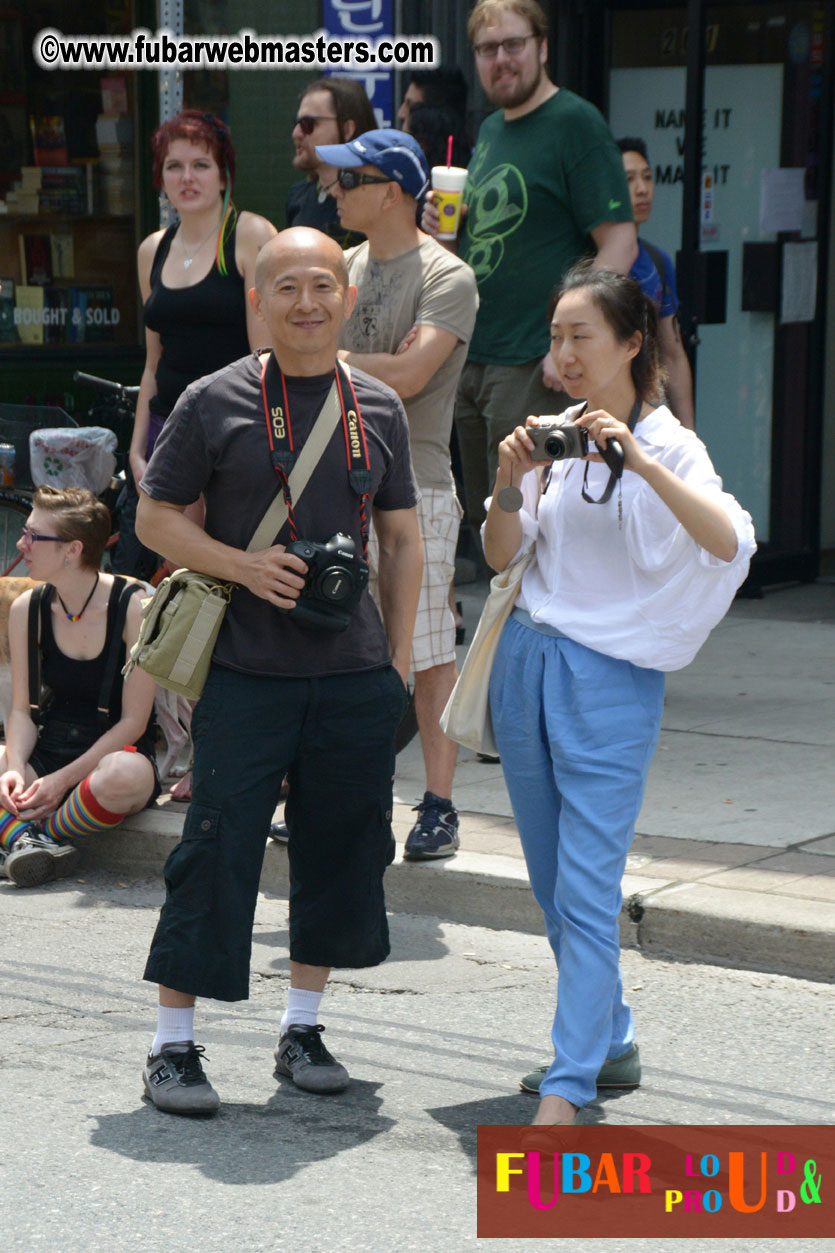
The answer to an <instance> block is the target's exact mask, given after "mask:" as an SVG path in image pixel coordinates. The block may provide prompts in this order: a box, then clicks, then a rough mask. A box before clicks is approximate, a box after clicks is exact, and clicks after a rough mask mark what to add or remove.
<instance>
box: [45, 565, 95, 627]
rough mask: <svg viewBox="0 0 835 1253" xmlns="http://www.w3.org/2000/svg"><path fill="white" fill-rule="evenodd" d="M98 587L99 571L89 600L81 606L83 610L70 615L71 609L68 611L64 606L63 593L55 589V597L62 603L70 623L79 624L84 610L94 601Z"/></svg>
mask: <svg viewBox="0 0 835 1253" xmlns="http://www.w3.org/2000/svg"><path fill="white" fill-rule="evenodd" d="M98 585H99V572H98V570H97V571H96V581H95V583H94V584H93V586H92V588H91V589H90V595H89V596H88V597H87V599H86V600H85V602H84V604H83V605H82V606H81V608H80V609H79V611H78V613H70V611H69V609H68V608H67V606H66V605H65V604H64V598H63V596H62V595H61V593H60V592H59V591H58V588H57V587H56V589H55V595H56V596H57V597H58V600H59V601H60V603H61V608H62V609H63V611H64V613H65V614H66V615H67V619H68V621H70V622H78V620H79V618H80V617H81V616H82V614H83V613H84V610H85V609H86V608H87V606H88V605H89V603H90V601H91V600H92V599H93V593H94V592H95V590H96V588H97V587H98Z"/></svg>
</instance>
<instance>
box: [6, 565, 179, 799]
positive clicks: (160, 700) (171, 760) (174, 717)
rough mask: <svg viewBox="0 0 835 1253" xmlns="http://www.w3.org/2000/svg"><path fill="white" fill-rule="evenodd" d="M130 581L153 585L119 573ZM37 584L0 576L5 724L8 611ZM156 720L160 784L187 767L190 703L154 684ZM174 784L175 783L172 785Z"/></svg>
mask: <svg viewBox="0 0 835 1253" xmlns="http://www.w3.org/2000/svg"><path fill="white" fill-rule="evenodd" d="M122 577H123V578H126V579H128V581H129V582H131V583H139V584H140V586H141V587H143V588H144V589H145V590H146V591H147V593H148V595H149V596H150V595H152V594H153V590H154V589H153V588H152V587H150V586H149V585H148V584H147V583H143V582H142V580H141V579H133V578H130V576H129V575H123V576H122ZM33 587H38V583H37V582H36V580H35V579H27V578H0V715H1V716H2V719H3V725H4V726H6V725H7V724H8V720H9V714H10V713H11V711H12V668H11V658H10V654H9V610H10V609H11V607H12V604H13V602H14V601H16V600H17V598H18V596H22V595H23V593H24V592H28V591H29V590H30V589H31V588H33ZM154 711H155V713H156V718H157V723H158V725H159V728H160V730H161V732H162V734H163V737H164V739H165V748H164V750H163V751H160V750H158V751H157V764H158V766H159V773H160V778H161V779H162V781H163V783H165V782H166V781H170V780H172V779H177V780H180V779H183V778H184V776H187V775H188V773H189V771H190V770H191V759H192V752H193V744H192V741H191V705H190V704H189V702H188V701H187V700H186V698H185V697H184V696H179V695H178V694H177V693H176V692H169V691H168V690H167V689H166V688H163V687H160V686H159V685H157V691H156V696H155V698H154ZM175 786H176V785H175Z"/></svg>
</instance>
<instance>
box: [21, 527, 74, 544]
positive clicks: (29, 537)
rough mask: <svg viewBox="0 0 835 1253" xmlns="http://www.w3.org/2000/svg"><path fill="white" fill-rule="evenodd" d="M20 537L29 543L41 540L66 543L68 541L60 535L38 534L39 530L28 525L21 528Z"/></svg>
mask: <svg viewBox="0 0 835 1253" xmlns="http://www.w3.org/2000/svg"><path fill="white" fill-rule="evenodd" d="M20 538H21V539H22V540H24V541H25V542H26V543H27V544H37V542H38V541H39V540H47V539H51V540H54V541H55V543H56V544H66V543H67V541H66V540H65V539H62V538H61V536H60V535H38V533H37V531H30V530H29V527H28V526H24V527H21V528H20Z"/></svg>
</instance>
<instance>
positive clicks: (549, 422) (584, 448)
mask: <svg viewBox="0 0 835 1253" xmlns="http://www.w3.org/2000/svg"><path fill="white" fill-rule="evenodd" d="M584 416H585V418H587V419H592V418H594V420H595V422H598V421H599V422H600V426H599V427H598V429H597V432H596V434H595V435H592V436H591V438H592V439H593V440H594V442H595V444H596V447H594V448H591V449H590V448H589V432H588V431H587V430H586V429H585V427H584V426H579V425H578V424H577V423H576V422H571V421H568V422H566V421H565V420H564V419H562V418H559V417H550V416H548V417H541V418H538V419H537V421H536V422H535V423H531V424H530V425H529V426H528V428H527V431H528V435H529V436H530V438H531V440H532V441H533V451H532V452H531V461H534V462H539V461H567V460H568V459H569V458H574V457H588V456H589V455H593V454H594V453H595V452H597V453H599V454H600V456H601V458H602V459H603V461H605V463H606V465H607V466H608V467H609V469H610V470H611V472H612V474H614V476H615V478H617V479H619V478H620V476H621V475H622V474H623V464H624V457H623V448H622V446H621V444H620V442H619V441H618V440H616V439H614V438H613V437H612V436H606V434H605V432H606V431H607V430H608V429H614V427H615V426H616V423H615V419H614V418H610V419H609V422H610V424H611V425H610V427H607V426H605V425H604V424H603V419H605V418H606V417H608V415H605V414H603V413H602V411H601V412H600V416H599V417H598V416H597V415H596V414H595V415H592V414H586V415H584ZM620 425H622V423H621V424H620ZM597 435H600V436H601V442H600V443H597Z"/></svg>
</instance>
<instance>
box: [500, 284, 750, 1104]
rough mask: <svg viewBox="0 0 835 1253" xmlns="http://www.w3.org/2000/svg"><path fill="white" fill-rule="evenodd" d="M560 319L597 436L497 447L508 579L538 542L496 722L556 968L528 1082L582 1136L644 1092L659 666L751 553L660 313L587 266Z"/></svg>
mask: <svg viewBox="0 0 835 1253" xmlns="http://www.w3.org/2000/svg"><path fill="white" fill-rule="evenodd" d="M550 314H551V353H552V356H553V359H554V363H555V365H556V366H557V369H558V371H559V374H560V377H561V379H562V383H563V387H564V388H565V390H566V391H567V392H568V394H569V395H570V396H573V397H575V398H576V399H580V398H584V399H585V401H586V404H585V406H582V407H580V408H578V409H574V410H568V411H567V413H566V415H565V419H564V420H565V421H569V422H570V421H572V420H573V421H574V422H575V423H576V424H577V425H578V426H579V427H581V428H583V431H584V432H585V433H586V434H587V436H588V437H589V439H590V440H593V441H594V443H593V444H591V445H590V449H591V455H590V456H589V457H588V458H586V459H585V464H584V460H581V459H580V458H579V457H578V456H577V455H574V456H569V457H568V458H566V459H565V460H556V461H554V462H550V461H547V462H544V463H543V462H542V461H539V462H535V461H533V460H532V459H531V452H532V451H534V441H533V440H532V439H531V433H530V428H531V425H532V424H533V423H535V422H536V419H529V420H528V427H527V428H525V427H521V426H520V427H517V428H516V429H515V431H513V433H512V434H511V435H510V436H508V438H507V439H505V440H503V441H502V443H501V444H500V445H499V469H498V473H497V476H496V487H495V491H494V494H493V498H492V501H491V502H490V508H489V512H488V515H487V520H486V522H485V525H484V551H485V555H486V557H487V560H488V561H489V562H490V564H491V566H493V567H494V568H495V569H496V570H504V569H505V568H506V567H507V566H508V565H509V564H510V562H511V561H513V559H514V558H515V557H516V556H517V554H519V553H521V552H522V550H523V549H525V548H527V547H528V545H529V544H530V543H531V542H533V551H534V557H533V560H532V562H531V564H530V565H529V566H528V568H527V570H526V571H525V573H524V575H523V576H522V582H521V590H520V593H519V596H518V598H517V601H516V607H515V608H514V610H513V613H512V614H511V617H510V619H509V620H508V622H507V624H506V626H505V628H504V630H503V633H502V636H501V639H500V641H499V646H498V650H497V653H496V658H495V662H494V665H493V668H492V672H491V676H490V711H491V716H492V720H493V728H494V731H495V737H496V744H497V745H498V749H499V753H500V754H501V761H502V769H503V770H504V773H505V779H506V781H507V788H508V792H509V795H510V800H511V803H512V805H513V813H514V817H515V819H516V823H517V826H518V828H519V835H520V838H521V841H522V848H523V851H524V854H525V860H526V862H527V866H528V873H529V875H530V879H531V887H532V888H533V892H534V895H535V896H536V899H537V901H538V902H539V904H540V906H541V908H542V911H543V913H544V915H545V926H546V931H547V934H548V939H549V941H550V944H551V947H552V949H553V951H554V956H555V958H556V961H557V966H558V972H559V973H558V979H557V1010H556V1016H555V1018H554V1024H553V1031H552V1039H553V1044H554V1050H555V1057H554V1060H553V1061H552V1062H551V1063H550V1065H548V1066H547V1067H544V1068H543V1071H542V1073H541V1075H536V1074H535V1075H534V1076H528V1077H527V1079H526V1080H525V1081H523V1086H525V1087H527V1088H529V1089H536V1088H538V1091H539V1095H540V1098H541V1100H540V1105H539V1109H538V1111H537V1114H536V1117H535V1120H534V1121H535V1122H536V1123H571V1122H573V1120H574V1115H575V1113H576V1112H577V1110H578V1109H579V1108H580V1107H581V1106H583V1105H586V1104H588V1102H590V1101H591V1100H593V1099H594V1097H595V1094H596V1089H597V1087H598V1086H605V1085H607V1084H608V1085H609V1086H621V1084H623V1083H624V1082H626V1083H627V1085H633V1084H636V1083H637V1082H638V1080H639V1077H640V1071H639V1065H638V1053H637V1046H636V1044H635V1042H634V1027H633V1022H632V1014H631V1011H630V1009H629V1006H628V1005H627V1003H626V1001H625V1000H624V996H623V985H622V981H621V977H620V971H619V960H618V959H619V942H618V941H619V937H618V917H619V914H620V907H621V891H620V882H621V878H622V876H623V871H624V866H625V863H626V855H627V852H628V850H629V846H630V844H631V842H632V837H633V835H634V832H635V822H636V820H637V817H638V812H639V810H640V808H641V800H642V797H643V793H644V785H645V783H646V778H647V773H648V771H649V765H650V761H651V759H652V755H653V752H654V750H655V745H656V741H657V739H658V732H659V727H660V724H661V712H662V707H663V701H664V671H666V670H677V669H679V668H680V667H682V666H685V665H687V664H688V662H690V661H691V660H692V659H693V657H694V656H695V654H696V652H697V651H698V649H699V648H700V647H701V645H702V644H703V643H704V641H705V639H706V638H707V635H708V633H709V632H710V630H711V629H712V628H713V627H714V626H715V625H716V623H717V622H718V621H719V620H720V619H721V618H722V617H723V615H724V614H725V612H726V610H727V609H728V607H729V605H730V603H731V601H732V599H733V597H734V594H735V592H736V590H737V588H738V587H739V585H740V584H741V583H742V581H743V579H744V578H745V575H746V573H747V571H748V566H749V562H750V558H751V555H752V553H753V552H754V549H755V547H756V545H755V543H754V532H753V527H752V525H751V519H750V517H749V515H748V514H747V513H745V512H744V511H743V510H742V509H741V508H740V506H739V505H738V504H737V502H736V501H735V500H734V499H733V497H732V496H729V495H727V493H725V492H723V491H722V484H721V480H720V479H719V477H718V475H717V474H716V471H715V470H714V468H713V466H712V464H711V461H710V458H709V456H708V454H707V450H706V448H705V446H704V445H703V444H702V443H701V441H700V440H699V439H698V438H697V437H696V435H695V434H694V433H693V432H692V431H688V430H685V429H684V427H682V426H681V424H680V423H679V422H678V420H677V419H676V418H675V417H674V416H673V415H672V413H671V412H670V410H669V409H668V408H667V407H666V406H665V405H663V404H659V401H658V397H659V395H660V390H661V389H660V375H659V369H658V349H657V341H656V334H655V332H656V318H655V309H654V307H653V306H652V304H651V303H650V301H648V300H647V298H646V297H645V296H644V295H643V293H642V292H641V289H640V287H639V286H638V284H637V283H636V282H635V281H634V280H633V279H631V278H626V277H624V276H623V275H620V274H614V273H612V272H611V271H606V270H595V269H593V268H591V266H590V265H589V264H588V263H586V264H581V265H579V266H576V267H574V269H573V270H571V271H570V272H569V273H568V274H567V275H566V277H565V279H564V281H563V284H562V287H561V289H560V291H559V292H558V293H557V296H556V297H555V299H554V302H553V305H552V308H551V310H550ZM633 430H634V434H633ZM612 440H616V441H617V442H618V443H619V445H620V447H621V449H622V451H623V456H624V464H625V468H624V470H623V476H622V478H621V479H620V480H619V481H616V479H615V478H614V477H612V476H611V475H610V468H609V466H608V465H606V464H593V463H595V462H596V463H601V462H602V458H601V456H600V454H599V453H597V452H595V451H593V450H594V447H595V445H596V446H598V447H600V448H603V449H608V445H609V442H610V441H612ZM552 450H553V449H552ZM609 455H610V456H611V453H610V454H609ZM519 489H521V491H520V490H519ZM520 506H521V508H520ZM517 510H518V511H517ZM532 1080H533V1082H532ZM613 1080H614V1082H613Z"/></svg>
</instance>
